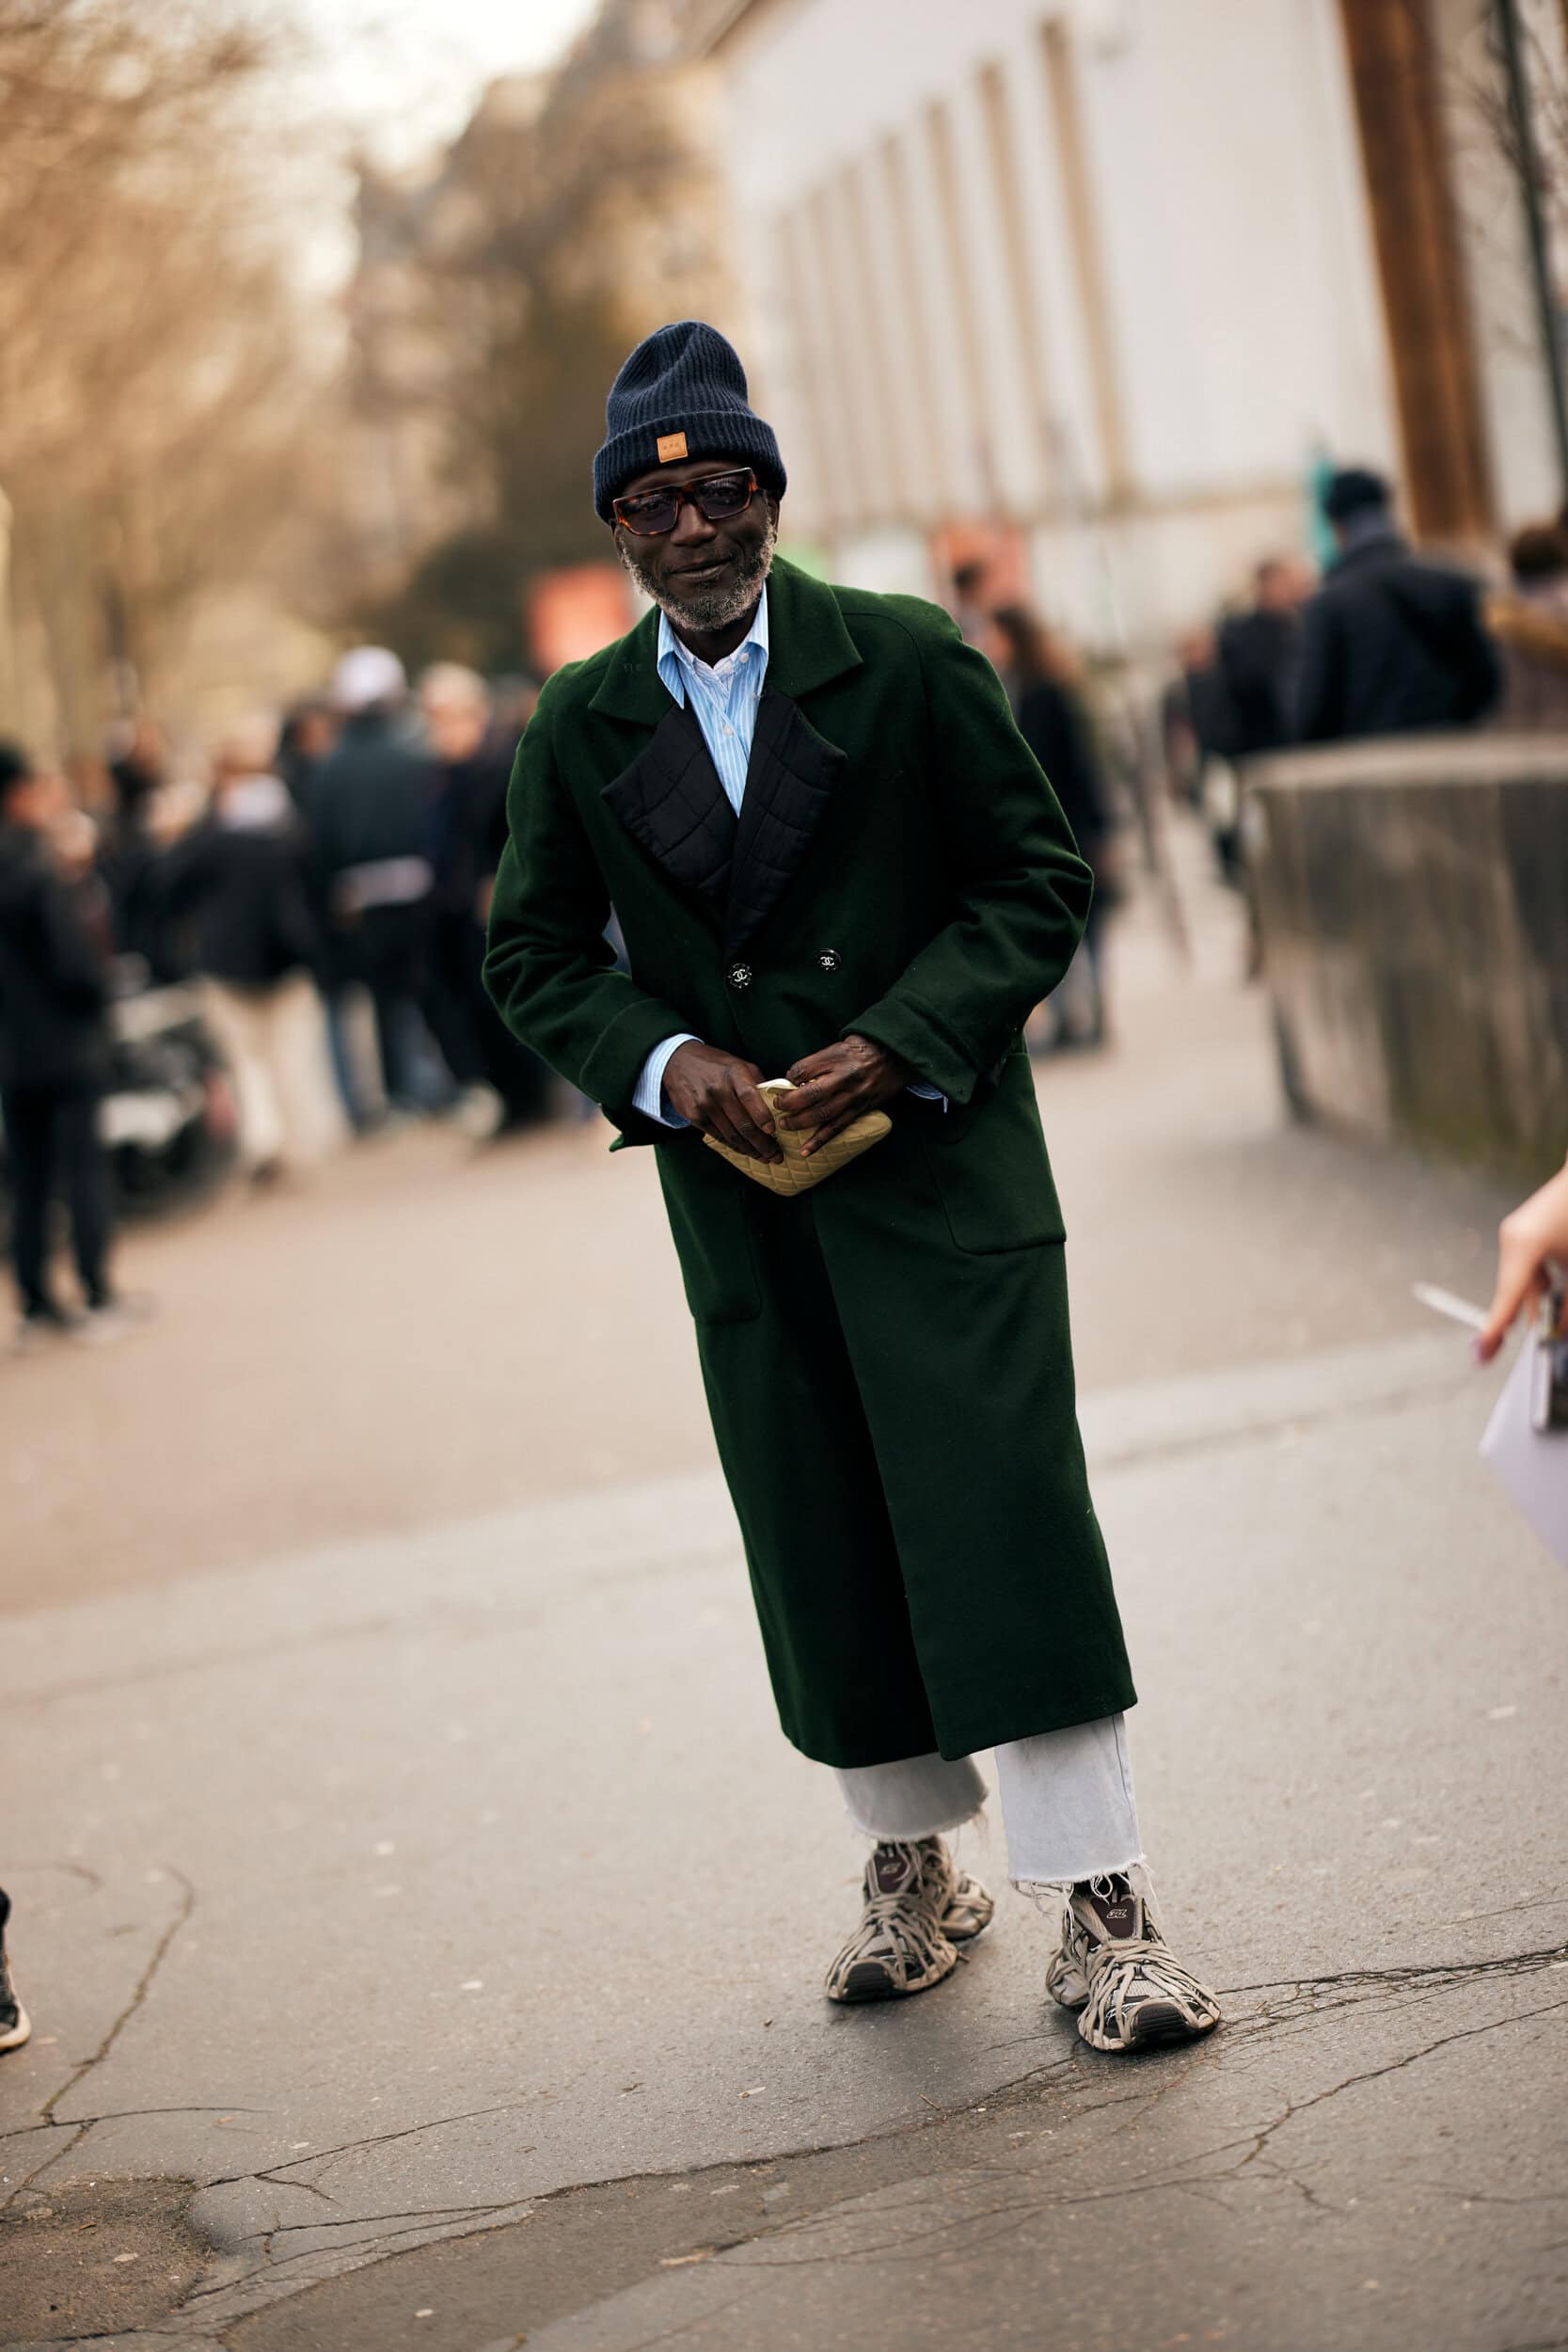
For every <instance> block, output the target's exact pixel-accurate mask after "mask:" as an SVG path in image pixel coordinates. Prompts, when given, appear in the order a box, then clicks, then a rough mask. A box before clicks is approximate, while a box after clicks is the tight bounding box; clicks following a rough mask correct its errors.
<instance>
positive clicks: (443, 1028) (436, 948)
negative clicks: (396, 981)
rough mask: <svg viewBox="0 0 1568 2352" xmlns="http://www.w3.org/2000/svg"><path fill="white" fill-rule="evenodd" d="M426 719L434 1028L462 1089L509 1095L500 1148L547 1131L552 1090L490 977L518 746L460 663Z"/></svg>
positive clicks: (452, 666) (443, 671)
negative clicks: (432, 803)
mask: <svg viewBox="0 0 1568 2352" xmlns="http://www.w3.org/2000/svg"><path fill="white" fill-rule="evenodd" d="M420 713H421V715H422V717H423V720H424V729H425V740H426V742H427V744H428V745H429V748H430V752H431V755H432V756H433V758H434V760H435V762H436V768H437V772H438V775H439V779H440V784H439V798H438V803H437V808H438V822H437V832H436V893H435V903H436V914H435V921H434V925H433V938H432V990H433V994H432V1000H431V1007H430V1011H431V1021H432V1025H433V1027H434V1028H435V1030H436V1037H437V1039H438V1040H439V1041H440V1045H441V1050H442V1052H443V1053H444V1054H445V1055H446V1057H447V1061H448V1063H449V1065H450V1067H451V1072H452V1075H453V1076H454V1077H455V1078H456V1079H457V1081H458V1083H459V1084H460V1085H462V1086H464V1087H474V1086H477V1085H483V1087H486V1088H490V1089H494V1092H495V1094H496V1095H497V1096H499V1115H498V1116H497V1118H496V1120H495V1123H494V1124H493V1126H492V1127H491V1129H490V1139H491V1140H492V1141H494V1140H499V1138H500V1137H501V1136H508V1135H515V1134H517V1133H518V1132H520V1131H521V1130H522V1129H523V1128H526V1127H531V1126H533V1125H535V1124H536V1123H537V1121H538V1120H539V1119H540V1117H541V1116H542V1114H543V1112H544V1108H545V1099H546V1071H545V1066H544V1064H543V1063H542V1062H541V1061H540V1059H539V1057H538V1056H537V1055H536V1054H531V1053H530V1051H529V1049H528V1047H527V1046H526V1045H521V1044H519V1043H518V1041H517V1040H516V1039H515V1037H514V1036H513V1035H512V1033H511V1031H510V1030H509V1029H508V1027H507V1025H506V1024H505V1022H504V1021H503V1020H502V1019H501V1017H500V1015H499V1012H498V1011H497V1010H496V1008H495V1006H494V1005H493V1004H492V1003H491V1001H490V997H489V993H488V992H487V990H486V989H485V986H484V982H483V965H484V925H485V920H486V918H487V916H488V914H489V912H490V894H491V891H492V890H493V889H494V886H495V879H496V869H497V867H498V866H499V864H500V854H501V851H502V850H503V849H504V848H505V846H506V788H507V786H508V784H509V783H510V781H511V777H512V763H513V760H514V758H515V755H516V750H517V737H516V734H515V733H513V732H511V731H510V730H508V729H506V728H503V727H501V726H499V725H498V723H497V722H496V717H495V711H494V707H493V704H492V700H491V695H490V690H489V688H488V687H487V686H486V685H485V683H484V680H483V678H482V677H481V676H480V675H479V673H478V671H477V670H468V669H465V668H464V667H463V666H462V664H461V663H459V662H455V661H441V662H437V663H436V664H435V666H434V667H433V668H431V669H429V670H427V671H426V672H425V674H424V675H423V677H422V678H421V679H420ZM519 732H520V730H519Z"/></svg>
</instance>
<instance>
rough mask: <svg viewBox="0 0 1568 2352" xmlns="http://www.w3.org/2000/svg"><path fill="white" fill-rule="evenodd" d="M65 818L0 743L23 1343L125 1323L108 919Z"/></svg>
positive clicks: (2, 980)
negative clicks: (115, 1173) (54, 1228)
mask: <svg viewBox="0 0 1568 2352" xmlns="http://www.w3.org/2000/svg"><path fill="white" fill-rule="evenodd" d="M68 813H69V801H68V797H67V793H66V787H65V785H64V782H63V780H62V779H61V778H60V777H59V776H57V775H45V774H40V773H37V772H36V771H34V769H33V767H32V765H31V763H30V762H29V760H28V759H27V757H26V755H25V754H24V753H23V752H21V751H19V750H18V749H17V747H16V746H15V745H14V744H10V743H3V744H0V1117H3V1118H4V1120H5V1129H6V1148H7V1157H8V1163H9V1169H10V1182H11V1231H10V1251H11V1260H12V1263H13V1266H14V1268H15V1273H16V1282H17V1288H18V1290H19V1292H20V1294H21V1303H22V1331H21V1338H22V1340H23V1342H24V1343H26V1342H30V1341H33V1340H36V1339H38V1338H40V1337H41V1336H44V1335H47V1334H50V1333H55V1332H64V1331H72V1330H82V1331H84V1332H92V1333H94V1334H96V1335H99V1336H103V1337H107V1336H109V1335H110V1334H111V1333H112V1332H114V1331H116V1330H118V1329H119V1327H120V1326H121V1324H122V1322H124V1321H125V1320H126V1319H127V1318H126V1317H125V1315H124V1314H123V1312H122V1311H120V1310H119V1307H118V1306H117V1303H116V1301H115V1299H114V1296H113V1294H112V1292H111V1289H110V1284H109V1270H108V1253H109V1232H110V1214H109V1183H108V1168H107V1163H106V1160H105V1157H104V1152H103V1145H102V1144H101V1143H100V1141H99V1135H98V1118H99V1104H100V1102H101V1100H102V1098H103V1089H104V1087H105V1085H106V1083H107V1080H108V1076H109V1068H110V1057H111V1053H112V1038H111V1032H110V1027H109V1015H108V1008H109V1000H110V995H111V991H112V976H113V965H112V960H111V943H110V929H109V911H108V902H107V897H106V894H105V892H104V889H103V883H102V882H99V881H98V880H97V879H96V877H90V876H88V877H84V878H82V879H80V880H77V881H72V880H71V879H70V878H69V877H68V876H67V874H66V873H65V872H64V871H63V870H62V868H61V866H60V864H59V862H58V860H57V859H56V857H55V851H54V849H53V846H52V843H51V834H52V832H53V831H54V829H55V827H56V826H57V825H58V824H59V823H60V822H61V820H62V819H63V818H65V817H66V816H67V815H68ZM56 1196H59V1197H63V1199H64V1200H65V1201H66V1204H67V1206H68V1207H69V1209H70V1212H71V1245H72V1248H73V1251H74V1254H75V1260H76V1271H77V1275H78V1277H79V1279H80V1281H81V1285H82V1293H83V1298H84V1302H85V1310H86V1312H85V1318H84V1317H83V1316H79V1315H77V1314H74V1313H72V1312H71V1311H69V1310H67V1309H66V1308H65V1307H64V1306H62V1305H61V1303H60V1302H59V1300H58V1299H57V1297H56V1296H55V1292H54V1290H53V1288H52V1286H51V1282H50V1272H49V1216H50V1209H51V1206H52V1204H53V1202H54V1200H55V1198H56Z"/></svg>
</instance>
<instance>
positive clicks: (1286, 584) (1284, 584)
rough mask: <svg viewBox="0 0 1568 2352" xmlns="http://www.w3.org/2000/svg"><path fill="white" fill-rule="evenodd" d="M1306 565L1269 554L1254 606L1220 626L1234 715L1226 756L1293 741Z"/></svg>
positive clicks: (1257, 579) (1256, 580)
mask: <svg viewBox="0 0 1568 2352" xmlns="http://www.w3.org/2000/svg"><path fill="white" fill-rule="evenodd" d="M1303 587H1304V582H1303V567H1302V566H1301V565H1300V564H1292V563H1290V562H1288V561H1287V560H1286V559H1285V558H1284V557H1283V556H1278V555H1271V556H1266V557H1265V558H1264V560H1263V562H1262V563H1261V564H1259V566H1258V568H1257V570H1256V571H1255V573H1254V574H1253V589H1254V596H1253V602H1252V604H1251V605H1250V606H1249V607H1248V609H1247V610H1246V611H1245V612H1232V613H1230V614H1229V615H1228V616H1227V619H1225V620H1224V621H1222V622H1221V623H1220V629H1219V636H1218V639H1217V641H1216V654H1217V658H1218V661H1219V666H1220V670H1221V672H1222V674H1223V675H1224V679H1225V689H1226V697H1227V709H1228V715H1229V740H1228V742H1227V746H1226V756H1227V758H1230V759H1256V758H1258V757H1259V755H1261V754H1263V753H1264V752H1275V751H1278V750H1280V749H1281V747H1282V746H1283V745H1284V744H1286V743H1289V742H1290V740H1291V694H1292V691H1293V688H1294V685H1295V670H1296V658H1297V655H1298V652H1299V650H1300V644H1301V608H1302V603H1303Z"/></svg>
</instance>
